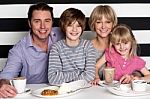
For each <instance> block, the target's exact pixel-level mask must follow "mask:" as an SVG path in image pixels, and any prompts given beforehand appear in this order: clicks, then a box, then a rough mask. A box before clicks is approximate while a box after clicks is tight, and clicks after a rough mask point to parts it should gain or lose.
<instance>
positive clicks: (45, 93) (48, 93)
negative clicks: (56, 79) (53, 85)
mask: <svg viewBox="0 0 150 99" xmlns="http://www.w3.org/2000/svg"><path fill="white" fill-rule="evenodd" d="M41 95H43V96H53V95H58V91H57V90H52V89H44V90H43V91H42V92H41Z"/></svg>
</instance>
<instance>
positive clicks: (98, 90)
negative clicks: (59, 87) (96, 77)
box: [14, 84, 150, 99]
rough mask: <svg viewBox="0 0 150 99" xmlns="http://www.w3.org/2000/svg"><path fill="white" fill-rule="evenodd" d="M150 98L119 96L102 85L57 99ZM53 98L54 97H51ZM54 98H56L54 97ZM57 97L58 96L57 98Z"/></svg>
mask: <svg viewBox="0 0 150 99" xmlns="http://www.w3.org/2000/svg"><path fill="white" fill-rule="evenodd" d="M47 86H48V85H47V84H28V85H27V87H28V88H30V89H31V91H33V90H36V89H39V88H43V87H47ZM137 98H138V99H149V98H150V95H146V96H137V97H123V96H117V95H114V94H112V93H110V92H109V91H108V90H107V89H106V88H105V87H101V86H92V87H90V88H87V89H83V90H81V91H80V92H78V93H76V94H74V95H70V96H67V97H61V98H60V97H59V98H57V99H137ZM14 99H41V98H40V97H36V96H33V95H32V94H28V95H23V96H16V97H15V98H14ZM49 99H52V98H49ZM53 99H54V98H53ZM55 99H56V98H55Z"/></svg>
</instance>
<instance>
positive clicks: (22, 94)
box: [16, 88, 31, 97]
mask: <svg viewBox="0 0 150 99" xmlns="http://www.w3.org/2000/svg"><path fill="white" fill-rule="evenodd" d="M30 93H31V89H30V88H26V89H25V92H23V93H19V94H17V95H16V97H24V96H26V95H28V94H30Z"/></svg>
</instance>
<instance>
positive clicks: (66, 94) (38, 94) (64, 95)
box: [32, 86, 81, 98]
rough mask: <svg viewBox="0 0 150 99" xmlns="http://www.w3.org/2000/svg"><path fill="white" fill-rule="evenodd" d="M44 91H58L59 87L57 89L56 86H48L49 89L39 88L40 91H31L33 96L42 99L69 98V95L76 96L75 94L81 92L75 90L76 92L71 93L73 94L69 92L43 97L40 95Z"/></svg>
mask: <svg viewBox="0 0 150 99" xmlns="http://www.w3.org/2000/svg"><path fill="white" fill-rule="evenodd" d="M44 89H53V90H58V89H59V87H58V86H49V87H45V88H40V89H37V90H34V91H32V94H33V95H34V96H37V97H42V98H58V97H66V96H69V95H73V94H76V93H78V92H79V91H80V90H81V89H80V90H76V91H73V92H69V93H65V94H58V95H53V96H43V95H41V92H42V91H43V90H44Z"/></svg>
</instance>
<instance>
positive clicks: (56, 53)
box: [48, 8, 96, 85]
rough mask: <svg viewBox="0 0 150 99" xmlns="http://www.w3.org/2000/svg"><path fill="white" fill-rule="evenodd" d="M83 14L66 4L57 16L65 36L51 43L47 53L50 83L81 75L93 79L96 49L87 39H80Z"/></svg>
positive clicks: (76, 77) (75, 78)
mask: <svg viewBox="0 0 150 99" xmlns="http://www.w3.org/2000/svg"><path fill="white" fill-rule="evenodd" d="M85 24H86V18H85V15H84V14H83V13H82V12H81V11H80V10H78V9H75V8H69V9H67V10H65V11H64V12H63V13H62V15H61V17H60V28H61V30H62V32H63V33H65V39H63V40H60V41H58V42H57V43H55V44H54V45H53V46H52V49H51V51H50V55H49V67H48V79H49V83H50V84H51V85H57V84H62V83H63V82H71V81H75V80H81V79H84V80H86V81H91V80H94V77H95V63H96V58H95V50H94V47H93V46H92V43H91V42H90V41H88V40H83V39H80V36H81V34H82V32H83V31H84V29H85Z"/></svg>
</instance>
